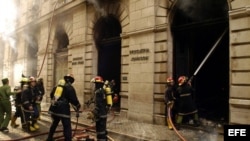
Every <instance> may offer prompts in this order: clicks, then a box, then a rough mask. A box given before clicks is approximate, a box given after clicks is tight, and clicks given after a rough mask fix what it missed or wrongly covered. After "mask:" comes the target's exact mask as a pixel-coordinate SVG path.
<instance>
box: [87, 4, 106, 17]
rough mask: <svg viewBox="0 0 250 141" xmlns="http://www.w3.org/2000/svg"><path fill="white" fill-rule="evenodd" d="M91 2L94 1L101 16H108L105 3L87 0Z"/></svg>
mask: <svg viewBox="0 0 250 141" xmlns="http://www.w3.org/2000/svg"><path fill="white" fill-rule="evenodd" d="M87 1H88V2H89V3H92V4H93V5H94V7H95V9H96V11H98V12H99V13H100V14H101V16H106V15H107V12H106V11H105V10H104V8H103V7H102V6H103V3H101V2H100V1H99V0H87Z"/></svg>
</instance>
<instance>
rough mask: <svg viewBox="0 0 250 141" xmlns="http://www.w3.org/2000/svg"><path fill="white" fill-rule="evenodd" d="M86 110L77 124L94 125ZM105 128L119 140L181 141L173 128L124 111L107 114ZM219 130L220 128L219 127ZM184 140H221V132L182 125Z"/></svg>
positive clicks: (44, 107)
mask: <svg viewBox="0 0 250 141" xmlns="http://www.w3.org/2000/svg"><path fill="white" fill-rule="evenodd" d="M42 109H43V110H47V109H48V105H43V108H42ZM71 117H72V121H74V122H76V121H77V119H76V117H75V113H74V112H72V115H71ZM86 117H87V111H83V112H82V113H81V114H80V117H79V118H78V124H82V125H87V126H94V123H93V122H92V121H91V120H89V119H86ZM107 130H108V132H109V134H110V136H111V135H115V136H116V139H117V138H119V136H120V138H121V140H119V141H126V140H128V141H131V138H132V139H133V140H138V141H139V140H140V141H181V138H180V137H179V136H178V135H177V133H176V132H175V131H174V130H169V129H168V128H167V127H166V126H163V125H155V124H148V123H142V122H137V121H132V120H128V119H127V116H126V114H125V113H123V112H121V113H119V114H109V117H108V124H107ZM220 130H221V129H220ZM178 132H179V134H180V135H181V136H182V137H183V138H184V139H185V140H186V141H223V140H224V138H223V134H219V131H218V129H215V128H213V127H208V126H206V127H204V126H201V127H199V128H191V127H188V126H187V127H182V129H181V130H179V131H178Z"/></svg>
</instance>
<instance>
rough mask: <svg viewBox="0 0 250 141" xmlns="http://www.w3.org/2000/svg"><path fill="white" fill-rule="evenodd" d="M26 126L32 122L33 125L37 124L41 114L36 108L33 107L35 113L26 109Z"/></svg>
mask: <svg viewBox="0 0 250 141" xmlns="http://www.w3.org/2000/svg"><path fill="white" fill-rule="evenodd" d="M23 111H24V124H29V121H31V122H32V123H31V125H34V123H36V122H37V118H38V117H39V112H38V109H37V107H36V106H33V111H29V110H26V109H24V110H23Z"/></svg>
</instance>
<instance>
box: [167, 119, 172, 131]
mask: <svg viewBox="0 0 250 141" xmlns="http://www.w3.org/2000/svg"><path fill="white" fill-rule="evenodd" d="M167 123H168V129H170V130H172V129H173V127H172V125H171V123H170V119H169V118H167Z"/></svg>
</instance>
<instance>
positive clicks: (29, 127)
mask: <svg viewBox="0 0 250 141" xmlns="http://www.w3.org/2000/svg"><path fill="white" fill-rule="evenodd" d="M27 126H28V130H29V131H30V132H34V131H36V128H34V127H33V126H32V124H30V123H28V124H27Z"/></svg>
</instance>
